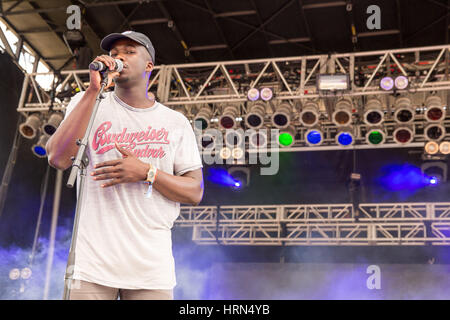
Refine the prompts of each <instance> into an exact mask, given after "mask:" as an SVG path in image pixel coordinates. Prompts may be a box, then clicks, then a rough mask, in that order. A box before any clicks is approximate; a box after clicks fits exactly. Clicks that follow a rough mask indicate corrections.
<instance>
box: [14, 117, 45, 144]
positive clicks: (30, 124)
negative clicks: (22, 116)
mask: <svg viewBox="0 0 450 320" xmlns="http://www.w3.org/2000/svg"><path fill="white" fill-rule="evenodd" d="M41 123H42V122H41V118H40V117H39V115H38V114H36V113H34V114H30V115H29V116H28V117H27V119H26V120H25V122H24V123H22V124H21V125H20V126H19V132H20V134H21V135H22V136H23V137H24V138H26V139H34V138H35V137H36V134H37V133H38V132H39V128H40V127H41Z"/></svg>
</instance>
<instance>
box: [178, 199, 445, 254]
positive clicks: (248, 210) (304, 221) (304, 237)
mask: <svg viewBox="0 0 450 320" xmlns="http://www.w3.org/2000/svg"><path fill="white" fill-rule="evenodd" d="M175 227H190V228H193V231H192V240H193V241H194V242H195V243H197V244H205V245H250V246H259V245H263V246H281V245H286V246H297V245H300V246H320V245H331V246H345V245H347V246H355V245H362V246H364V245H366V246H367V245H395V246H398V245H418V246H422V245H450V202H440V203H382V204H373V203H365V204H360V205H359V207H358V210H353V206H352V205H351V204H298V205H266V206H197V207H187V206H182V207H181V211H180V216H179V217H178V219H177V220H176V221H175Z"/></svg>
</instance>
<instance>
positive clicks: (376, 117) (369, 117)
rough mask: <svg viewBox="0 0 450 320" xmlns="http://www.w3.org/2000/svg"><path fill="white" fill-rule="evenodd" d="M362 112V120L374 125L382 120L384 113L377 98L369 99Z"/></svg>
mask: <svg viewBox="0 0 450 320" xmlns="http://www.w3.org/2000/svg"><path fill="white" fill-rule="evenodd" d="M365 109H366V112H365V113H364V122H365V123H366V124H367V125H369V126H376V125H379V124H381V123H382V122H383V118H384V113H383V111H382V104H381V102H380V100H378V99H370V100H369V101H367V104H366V107H365Z"/></svg>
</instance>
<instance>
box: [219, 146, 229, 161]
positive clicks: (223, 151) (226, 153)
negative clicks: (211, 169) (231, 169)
mask: <svg viewBox="0 0 450 320" xmlns="http://www.w3.org/2000/svg"><path fill="white" fill-rule="evenodd" d="M219 156H220V157H221V158H222V159H224V160H227V159H229V158H230V157H231V149H230V148H227V147H224V148H222V149H220V152H219Z"/></svg>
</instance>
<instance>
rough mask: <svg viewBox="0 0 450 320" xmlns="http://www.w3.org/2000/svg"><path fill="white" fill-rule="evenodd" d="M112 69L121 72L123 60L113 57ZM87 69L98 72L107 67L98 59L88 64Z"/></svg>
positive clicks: (105, 69)
mask: <svg viewBox="0 0 450 320" xmlns="http://www.w3.org/2000/svg"><path fill="white" fill-rule="evenodd" d="M114 62H115V64H114V70H113V71H116V72H121V71H122V69H123V62H122V60H119V59H114ZM89 69H91V70H94V71H99V72H103V71H107V70H108V67H107V66H106V65H105V64H104V63H103V62H100V61H93V62H91V63H90V64H89Z"/></svg>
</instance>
